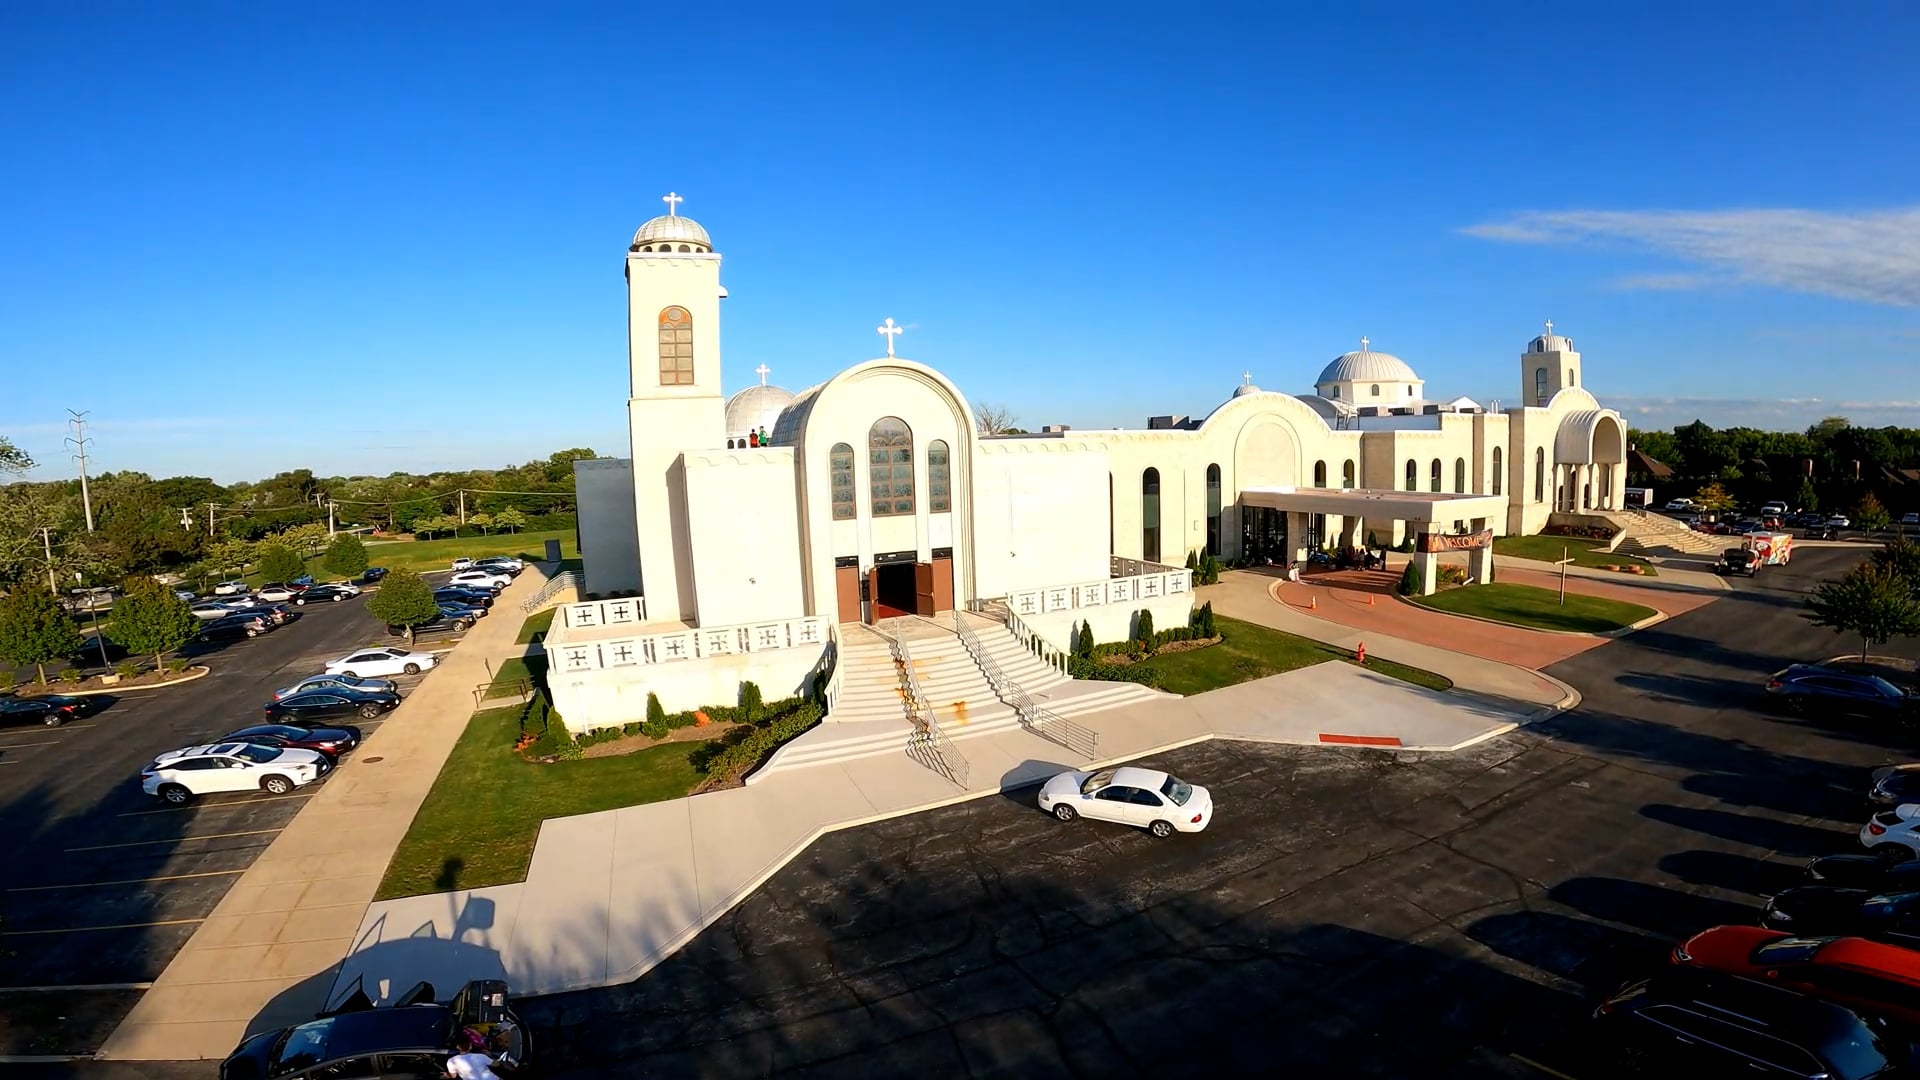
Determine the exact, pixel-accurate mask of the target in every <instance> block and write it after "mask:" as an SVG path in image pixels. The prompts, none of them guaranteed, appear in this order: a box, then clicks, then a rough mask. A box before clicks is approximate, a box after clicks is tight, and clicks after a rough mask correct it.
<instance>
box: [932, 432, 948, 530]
mask: <svg viewBox="0 0 1920 1080" xmlns="http://www.w3.org/2000/svg"><path fill="white" fill-rule="evenodd" d="M927 509H928V510H930V511H932V512H933V513H936V514H944V513H946V512H947V511H949V510H952V509H953V466H952V463H951V462H950V461H949V459H948V454H947V444H946V440H944V439H935V440H933V441H932V442H930V443H928V444H927Z"/></svg>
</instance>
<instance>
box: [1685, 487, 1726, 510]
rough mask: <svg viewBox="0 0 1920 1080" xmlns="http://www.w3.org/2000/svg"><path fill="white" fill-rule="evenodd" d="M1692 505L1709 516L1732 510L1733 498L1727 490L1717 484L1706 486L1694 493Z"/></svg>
mask: <svg viewBox="0 0 1920 1080" xmlns="http://www.w3.org/2000/svg"><path fill="white" fill-rule="evenodd" d="M1693 505H1694V506H1696V507H1699V508H1700V509H1701V510H1702V511H1704V512H1706V513H1709V514H1718V513H1720V512H1722V511H1725V510H1731V509H1733V505H1734V498H1733V496H1732V495H1729V494H1727V489H1726V488H1724V487H1722V486H1720V485H1719V484H1718V483H1713V484H1708V485H1707V486H1706V487H1703V488H1701V489H1700V490H1699V491H1698V492H1696V493H1694V496H1693Z"/></svg>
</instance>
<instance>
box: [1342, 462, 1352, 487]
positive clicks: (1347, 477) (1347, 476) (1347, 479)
mask: <svg viewBox="0 0 1920 1080" xmlns="http://www.w3.org/2000/svg"><path fill="white" fill-rule="evenodd" d="M1340 486H1341V487H1343V488H1351V487H1353V486H1354V485H1353V461H1352V459H1348V461H1347V463H1346V464H1345V465H1342V466H1340Z"/></svg>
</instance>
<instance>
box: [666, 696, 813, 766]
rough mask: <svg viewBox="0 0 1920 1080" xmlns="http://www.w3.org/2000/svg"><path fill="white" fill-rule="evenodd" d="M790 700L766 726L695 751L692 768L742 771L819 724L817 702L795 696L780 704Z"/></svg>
mask: <svg viewBox="0 0 1920 1080" xmlns="http://www.w3.org/2000/svg"><path fill="white" fill-rule="evenodd" d="M789 703H797V704H793V705H791V707H789V708H787V709H785V710H782V711H781V712H779V713H778V714H776V715H775V717H774V719H773V720H772V721H770V722H769V723H767V724H766V725H764V726H762V727H757V728H754V729H752V730H751V731H750V732H749V733H748V734H747V735H746V737H744V738H741V739H734V740H729V741H727V742H726V743H724V744H713V745H712V747H711V749H710V751H709V752H707V753H704V754H697V755H696V756H695V757H696V760H695V761H694V767H695V768H697V769H700V770H702V771H703V772H705V773H706V774H707V775H708V776H710V777H713V776H722V777H724V776H732V775H734V774H735V773H739V772H744V771H746V770H748V769H751V768H753V767H754V766H756V765H758V764H760V762H761V761H762V760H764V759H765V758H766V756H767V755H768V754H771V753H773V751H774V750H776V749H778V748H779V746H780V744H782V743H784V742H786V741H787V740H789V739H792V738H794V737H795V736H797V735H799V734H801V733H802V732H804V731H806V730H807V729H808V728H810V727H812V726H813V725H815V724H817V723H819V722H820V717H821V716H822V715H824V714H823V713H822V712H821V710H820V707H819V706H818V705H815V704H813V703H812V702H807V701H801V700H800V699H798V698H786V699H784V701H782V702H780V703H779V704H789ZM708 712H709V713H711V712H712V710H708Z"/></svg>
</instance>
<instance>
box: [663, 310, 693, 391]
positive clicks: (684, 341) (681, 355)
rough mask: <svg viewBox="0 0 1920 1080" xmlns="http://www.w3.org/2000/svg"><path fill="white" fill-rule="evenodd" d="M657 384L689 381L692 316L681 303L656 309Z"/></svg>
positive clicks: (690, 371)
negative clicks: (657, 340) (657, 320)
mask: <svg viewBox="0 0 1920 1080" xmlns="http://www.w3.org/2000/svg"><path fill="white" fill-rule="evenodd" d="M660 385H661V386H692V385H693V316H692V315H690V314H688V313H687V309H686V308H683V307H670V308H662V309H661V311H660Z"/></svg>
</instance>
